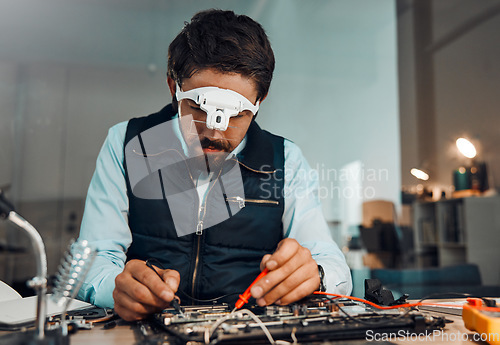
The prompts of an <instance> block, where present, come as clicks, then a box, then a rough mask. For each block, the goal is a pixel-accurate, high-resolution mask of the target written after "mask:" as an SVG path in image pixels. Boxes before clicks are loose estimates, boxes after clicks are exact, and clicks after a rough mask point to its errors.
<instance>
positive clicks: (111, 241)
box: [78, 122, 352, 308]
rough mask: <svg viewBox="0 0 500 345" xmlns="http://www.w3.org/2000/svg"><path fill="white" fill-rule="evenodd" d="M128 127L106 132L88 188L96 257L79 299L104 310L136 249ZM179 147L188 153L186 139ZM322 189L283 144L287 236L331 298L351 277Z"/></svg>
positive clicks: (83, 232)
mask: <svg viewBox="0 0 500 345" xmlns="http://www.w3.org/2000/svg"><path fill="white" fill-rule="evenodd" d="M127 124H128V122H122V123H119V124H117V125H115V126H113V127H112V128H111V129H110V130H109V132H108V136H107V138H106V140H105V142H104V144H103V146H102V148H101V152H100V153H99V156H98V158H97V162H96V169H95V172H94V176H93V177H92V181H91V182H90V186H89V190H88V194H87V200H86V203H85V212H84V215H83V220H82V225H81V229H80V239H85V240H87V241H89V243H90V245H92V246H93V247H94V248H96V250H97V251H98V254H97V257H96V259H95V261H94V264H93V265H92V268H91V269H90V271H89V273H88V274H87V277H86V279H85V282H84V283H83V285H82V287H81V289H80V291H79V293H78V298H80V299H82V300H85V301H88V302H90V303H92V304H95V305H97V306H100V307H108V308H112V307H113V305H114V301H113V295H112V294H113V290H114V288H115V278H116V276H117V275H118V274H120V273H121V272H122V271H123V268H124V266H125V260H126V252H127V249H128V248H129V246H130V244H131V243H132V234H131V232H130V228H129V226H128V221H127V219H128V197H127V186H126V182H125V170H124V167H123V162H124V156H123V155H124V153H123V145H124V140H125V133H126V130H127ZM178 136H180V135H179V134H178ZM180 137H181V138H182V136H180ZM181 142H182V143H183V147H184V149H186V147H185V143H184V141H183V140H182V139H181ZM245 143H246V140H245V139H244V140H243V141H242V142H241V143H240V145H238V147H237V148H236V149H235V150H234V151H233V153H234V154H236V153H238V152H240V151H241V150H242V149H243V148H244V146H245ZM318 185H319V184H318V178H317V173H316V172H315V171H314V170H312V169H311V167H310V166H309V164H308V163H307V161H306V159H305V158H304V156H303V155H302V152H301V150H300V149H299V147H298V146H297V145H295V144H294V143H293V142H291V141H289V140H286V139H285V175H284V188H285V198H284V199H285V205H284V213H283V236H284V237H290V238H294V239H296V240H297V241H298V242H299V243H300V244H301V245H302V246H304V247H306V248H308V249H309V250H310V251H311V255H312V257H313V258H314V260H316V262H317V263H318V264H320V265H321V266H322V267H323V269H324V271H325V285H326V287H327V291H328V292H332V293H340V294H349V293H350V292H351V289H352V282H351V275H350V271H349V268H348V266H347V264H346V261H345V257H344V255H343V254H342V252H341V251H340V249H339V247H338V246H337V244H336V243H335V242H334V241H333V239H332V237H331V234H330V230H329V228H328V225H327V224H326V221H325V219H324V217H323V212H322V209H321V204H320V201H319V198H318ZM208 231H210V230H208Z"/></svg>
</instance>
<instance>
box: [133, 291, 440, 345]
mask: <svg viewBox="0 0 500 345" xmlns="http://www.w3.org/2000/svg"><path fill="white" fill-rule="evenodd" d="M181 310H182V312H183V315H182V314H181V313H179V312H178V311H176V310H175V309H173V308H172V309H165V310H164V311H163V312H162V313H159V314H157V315H156V316H155V318H154V324H155V327H153V328H151V327H150V328H149V329H148V330H147V332H146V330H144V332H143V333H144V335H148V336H147V337H146V338H147V339H146V338H144V340H147V341H145V342H143V344H200V345H201V344H205V345H206V344H211V345H214V344H227V345H231V344H270V343H278V344H279V343H283V344H285V343H290V344H296V343H298V342H299V343H308V344H309V343H310V344H319V343H322V342H324V341H326V340H329V341H333V340H345V339H363V338H366V336H367V332H373V333H397V332H402V331H403V332H410V333H427V332H432V331H433V330H436V329H441V328H443V327H444V325H445V320H444V319H443V318H441V317H435V316H430V315H428V314H426V315H424V314H422V313H420V312H418V311H416V310H411V309H393V310H384V311H380V310H378V309H375V308H373V307H370V306H367V305H365V304H363V303H359V302H353V301H350V300H342V299H328V298H323V297H310V298H308V299H306V300H303V301H301V302H299V303H294V304H291V305H288V306H268V307H258V306H251V307H248V308H247V309H242V310H237V311H235V310H232V309H231V306H229V305H227V304H218V305H209V306H183V307H181ZM162 331H163V333H164V334H163V335H162ZM148 332H149V334H148Z"/></svg>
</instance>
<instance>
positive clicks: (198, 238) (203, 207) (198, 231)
mask: <svg viewBox="0 0 500 345" xmlns="http://www.w3.org/2000/svg"><path fill="white" fill-rule="evenodd" d="M221 172H222V169H220V170H219V174H218V175H217V178H216V179H215V181H214V182H213V183H212V186H211V187H210V188H209V189H208V191H207V194H206V195H205V199H204V200H203V202H202V204H201V206H200V207H199V208H198V224H197V225H196V232H195V233H196V258H195V259H194V269H193V285H192V287H191V296H193V297H196V296H195V286H196V280H197V278H198V265H199V263H200V249H201V239H202V236H203V219H204V218H205V215H206V213H207V209H206V201H207V200H208V195H209V194H210V191H211V190H212V188H213V186H215V184H216V183H217V181H218V180H219V177H220V174H221ZM193 181H194V180H193ZM202 213H203V214H202Z"/></svg>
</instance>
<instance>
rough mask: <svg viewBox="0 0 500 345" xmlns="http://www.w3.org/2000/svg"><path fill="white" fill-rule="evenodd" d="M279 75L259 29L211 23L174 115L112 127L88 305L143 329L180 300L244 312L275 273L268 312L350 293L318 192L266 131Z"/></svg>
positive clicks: (231, 19)
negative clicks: (142, 322)
mask: <svg viewBox="0 0 500 345" xmlns="http://www.w3.org/2000/svg"><path fill="white" fill-rule="evenodd" d="M273 70H274V55H273V51H272V49H271V46H270V43H269V40H268V38H267V36H266V34H265V32H264V30H263V29H262V27H261V26H260V25H259V24H258V23H256V22H255V21H253V20H252V19H250V18H249V17H247V16H243V15H240V16H238V15H235V14H234V13H233V12H232V11H221V10H208V11H204V12H200V13H198V14H196V15H195V16H194V17H193V18H192V20H191V22H190V23H187V24H186V25H185V27H184V28H183V30H182V31H181V33H180V34H179V35H178V36H177V37H176V38H175V39H174V41H173V42H172V43H171V44H170V47H169V53H168V72H167V76H168V78H167V83H168V87H169V90H170V93H171V95H172V104H171V105H168V106H166V107H165V108H163V109H162V110H161V111H160V112H158V113H155V114H152V115H150V116H147V117H141V118H136V119H132V120H130V121H128V122H125V123H121V124H118V125H116V126H114V127H113V128H111V129H110V131H109V133H108V137H107V139H106V141H105V143H104V146H103V148H102V150H101V152H100V154H99V157H98V160H97V164H96V171H95V174H94V176H93V178H92V182H91V184H90V187H89V192H88V196H87V202H86V206H85V214H84V218H83V221H82V227H81V233H80V237H81V238H82V239H86V240H88V241H89V242H90V243H91V244H93V245H94V246H95V247H96V248H97V250H98V256H97V259H96V261H95V263H94V265H93V267H92V269H91V271H90V272H89V274H88V276H87V278H86V281H85V283H84V284H83V286H82V288H81V290H80V292H79V297H80V298H81V299H84V300H87V301H90V302H91V303H94V304H96V305H99V306H105V307H112V306H114V308H115V311H116V312H117V313H118V314H119V315H120V316H121V317H122V318H124V319H126V320H138V319H142V318H144V317H146V316H147V315H148V314H151V313H154V312H157V311H160V310H162V309H163V308H165V307H167V306H168V305H169V304H170V302H172V300H173V299H174V298H177V296H178V297H179V298H180V299H181V300H182V301H183V302H185V303H201V302H204V301H205V302H206V301H212V300H221V301H226V302H231V303H234V302H235V301H236V299H237V298H238V294H239V293H242V292H243V291H244V290H245V289H246V287H248V285H249V284H250V283H251V282H252V281H253V280H254V279H255V277H256V276H257V275H258V274H259V272H260V271H261V270H263V269H264V268H267V269H268V270H269V273H268V274H267V275H266V276H265V277H264V278H263V279H261V280H260V281H258V282H257V283H256V284H255V285H254V286H253V288H252V290H251V293H252V297H254V298H255V299H256V302H257V303H258V304H259V305H261V306H264V305H270V304H273V303H274V304H283V305H284V304H289V303H291V302H294V301H296V300H299V299H301V298H303V297H305V296H307V295H309V294H311V293H312V292H313V291H315V290H318V289H322V288H325V285H326V288H327V290H328V291H330V292H337V293H344V294H348V293H350V290H351V280H350V273H349V269H348V267H347V265H346V263H345V259H344V257H343V255H342V253H341V252H340V250H339V248H338V246H337V245H336V244H335V243H334V242H333V240H332V239H331V236H330V234H329V230H328V227H327V225H326V222H325V221H324V218H323V215H322V212H321V206H320V203H319V200H318V196H317V190H318V182H317V179H315V178H314V174H312V173H311V172H312V171H311V169H310V167H309V165H308V164H307V162H306V160H305V159H304V157H303V156H302V153H301V152H300V150H299V148H298V147H297V146H296V145H295V144H293V143H292V142H291V141H289V140H286V139H284V138H281V137H278V136H275V135H272V134H270V133H268V132H266V131H264V130H262V129H260V127H259V126H258V125H257V123H256V122H255V117H256V113H257V111H258V108H259V106H260V104H261V103H262V102H263V101H264V100H265V98H266V97H267V94H268V90H269V86H270V83H271V79H272V74H273ZM125 262H126V264H125ZM148 266H149V267H148Z"/></svg>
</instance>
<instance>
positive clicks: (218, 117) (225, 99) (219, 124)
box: [175, 84, 259, 131]
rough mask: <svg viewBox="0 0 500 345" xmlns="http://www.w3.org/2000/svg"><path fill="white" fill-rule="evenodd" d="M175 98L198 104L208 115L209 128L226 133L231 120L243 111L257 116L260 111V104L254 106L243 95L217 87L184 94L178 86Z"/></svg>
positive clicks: (198, 89) (201, 88)
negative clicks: (248, 111)
mask: <svg viewBox="0 0 500 345" xmlns="http://www.w3.org/2000/svg"><path fill="white" fill-rule="evenodd" d="M175 96H176V97H177V101H181V100H183V99H190V100H192V101H194V102H195V103H196V104H198V105H199V106H200V109H201V110H203V111H204V112H206V113H207V121H206V124H207V127H208V128H209V129H215V130H218V131H225V130H226V129H227V127H228V124H229V119H230V118H231V117H233V116H237V115H238V114H239V113H241V112H242V111H245V110H250V111H251V112H252V114H254V115H255V114H256V113H257V111H258V110H259V102H257V104H255V105H253V104H252V102H250V101H249V100H248V99H247V98H246V97H244V96H242V95H241V94H239V93H237V92H235V91H233V90H228V89H221V88H218V87H215V86H209V87H199V88H197V89H192V90H189V91H185V92H184V91H182V90H181V88H180V86H179V84H177V89H176V92H175Z"/></svg>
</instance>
